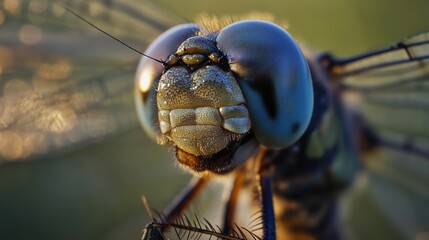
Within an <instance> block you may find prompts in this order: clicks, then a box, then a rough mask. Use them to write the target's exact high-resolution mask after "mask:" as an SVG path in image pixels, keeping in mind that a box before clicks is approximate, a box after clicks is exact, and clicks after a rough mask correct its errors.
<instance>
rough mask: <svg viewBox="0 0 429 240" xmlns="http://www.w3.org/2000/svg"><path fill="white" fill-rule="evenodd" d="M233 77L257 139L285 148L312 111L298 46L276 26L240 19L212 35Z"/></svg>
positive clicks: (308, 82)
mask: <svg viewBox="0 0 429 240" xmlns="http://www.w3.org/2000/svg"><path fill="white" fill-rule="evenodd" d="M216 42H217V44H218V47H219V48H220V49H221V50H222V51H223V52H224V53H225V54H226V55H227V58H228V60H229V65H230V68H231V70H232V72H234V73H235V75H236V76H237V81H238V84H239V86H240V88H241V90H242V92H243V95H244V98H245V99H246V104H247V107H248V110H249V115H250V119H251V122H252V129H253V132H254V134H255V136H256V138H257V139H258V141H259V142H260V143H261V144H263V145H265V146H267V147H270V148H284V147H287V146H290V145H291V144H293V143H294V142H296V141H297V140H298V138H300V137H301V136H302V134H303V133H304V131H305V130H306V129H307V126H308V124H309V122H310V119H311V116H312V112H313V87H312V80H311V75H310V71H309V68H308V64H307V61H306V60H305V58H304V56H303V54H302V52H301V50H300V48H299V46H298V45H297V44H296V42H295V41H294V40H293V38H292V37H291V36H290V35H289V34H288V33H287V32H286V31H285V30H284V29H282V28H280V27H279V26H277V25H275V24H273V23H270V22H265V21H241V22H236V23H234V24H231V25H229V26H227V27H225V28H223V29H222V30H221V31H220V32H219V35H218V36H217V38H216Z"/></svg>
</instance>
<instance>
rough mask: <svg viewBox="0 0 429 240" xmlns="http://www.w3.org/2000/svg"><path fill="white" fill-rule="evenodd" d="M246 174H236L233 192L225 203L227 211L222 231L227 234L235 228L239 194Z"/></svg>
mask: <svg viewBox="0 0 429 240" xmlns="http://www.w3.org/2000/svg"><path fill="white" fill-rule="evenodd" d="M243 181H244V174H240V173H238V174H236V177H235V179H234V183H233V186H232V189H231V193H230V195H229V199H228V201H227V202H226V203H225V212H224V215H223V226H222V233H223V234H225V235H230V234H231V233H232V230H233V228H234V226H233V224H234V215H235V210H236V208H237V203H238V196H239V193H240V190H241V187H242V186H243Z"/></svg>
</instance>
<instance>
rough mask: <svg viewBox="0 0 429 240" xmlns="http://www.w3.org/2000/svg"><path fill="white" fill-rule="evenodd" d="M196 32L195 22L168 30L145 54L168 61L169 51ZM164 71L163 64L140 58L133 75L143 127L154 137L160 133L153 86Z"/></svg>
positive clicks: (171, 51)
mask: <svg viewBox="0 0 429 240" xmlns="http://www.w3.org/2000/svg"><path fill="white" fill-rule="evenodd" d="M198 31H199V28H198V26H197V25H194V24H182V25H179V26H176V27H173V28H171V29H169V30H168V31H166V32H164V33H163V34H162V35H160V36H159V37H158V38H157V39H156V40H155V41H154V42H153V43H152V44H151V45H150V46H149V48H148V49H147V50H146V52H145V54H146V55H149V56H151V57H153V58H155V59H162V60H168V59H167V58H168V57H169V56H170V54H172V53H174V52H176V50H177V48H178V47H179V46H180V44H181V43H183V41H185V40H186V39H188V38H190V37H192V36H195V35H196V34H197V33H198ZM163 71H164V66H163V65H162V64H160V63H158V62H155V61H153V60H151V59H148V58H145V57H143V58H142V59H141V61H140V63H139V67H138V69H137V74H136V86H135V88H134V89H135V100H136V101H135V102H136V107H137V112H138V115H139V119H140V122H141V123H142V125H143V128H144V129H145V131H146V132H147V133H148V135H149V136H151V137H152V138H154V139H157V138H158V137H159V136H160V133H161V131H160V127H159V124H158V111H157V106H156V86H157V85H158V81H159V78H160V76H161V74H162V73H163Z"/></svg>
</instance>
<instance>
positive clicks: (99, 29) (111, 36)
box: [58, 3, 167, 66]
mask: <svg viewBox="0 0 429 240" xmlns="http://www.w3.org/2000/svg"><path fill="white" fill-rule="evenodd" d="M58 4H60V5H61V6H62V7H63V8H64V9H65V10H67V11H68V12H70V13H71V14H73V15H74V16H76V17H77V18H79V19H80V20H82V21H84V22H86V23H87V24H88V25H90V26H92V27H93V28H95V29H97V30H98V31H100V32H102V33H104V34H105V35H107V36H108V37H110V38H112V39H114V40H116V41H117V42H119V43H121V44H122V45H124V46H125V47H127V48H129V49H131V50H133V51H134V52H136V53H139V54H140V55H142V56H144V57H147V58H149V59H152V60H154V61H156V62H159V63H161V64H162V65H164V66H165V65H167V63H166V62H164V61H163V60H158V59H156V58H153V57H151V56H149V55H146V54H144V53H142V52H141V51H139V50H137V49H135V48H134V47H132V46H130V45H128V44H126V43H125V42H123V41H122V40H120V39H118V38H117V37H115V36H113V35H111V34H110V33H108V32H106V31H104V30H103V29H101V28H99V27H97V26H96V25H95V24H93V23H91V22H90V21H88V20H87V19H85V18H84V17H82V16H80V15H79V14H77V13H76V12H74V11H73V10H71V9H70V8H68V7H67V6H65V5H63V4H61V3H58Z"/></svg>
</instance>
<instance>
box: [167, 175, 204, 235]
mask: <svg viewBox="0 0 429 240" xmlns="http://www.w3.org/2000/svg"><path fill="white" fill-rule="evenodd" d="M208 181H209V177H208V176H203V177H194V178H192V179H191V181H190V182H189V183H188V185H187V186H186V187H185V189H183V190H182V192H181V193H180V194H179V196H177V197H176V198H175V199H174V200H173V202H172V203H171V204H170V205H169V206H168V207H167V209H166V210H165V211H164V217H163V218H164V219H163V221H165V222H173V221H174V220H176V219H177V217H179V216H180V214H181V213H182V212H183V211H184V210H185V209H186V208H187V207H188V206H189V204H190V203H191V202H192V200H194V199H195V197H196V196H197V195H198V194H199V193H200V192H201V191H202V190H203V189H204V187H205V186H206V185H207V183H208ZM164 230H166V229H165V228H164V229H163V231H164Z"/></svg>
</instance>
